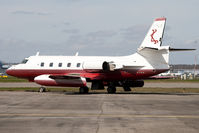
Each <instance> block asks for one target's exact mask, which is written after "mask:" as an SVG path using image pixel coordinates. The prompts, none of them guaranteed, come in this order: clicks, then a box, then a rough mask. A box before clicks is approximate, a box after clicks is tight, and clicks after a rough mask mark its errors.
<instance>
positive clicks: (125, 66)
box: [6, 18, 193, 93]
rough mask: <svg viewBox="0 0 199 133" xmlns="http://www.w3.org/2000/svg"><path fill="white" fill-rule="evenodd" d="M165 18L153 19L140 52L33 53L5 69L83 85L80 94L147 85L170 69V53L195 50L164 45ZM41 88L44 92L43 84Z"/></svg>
mask: <svg viewBox="0 0 199 133" xmlns="http://www.w3.org/2000/svg"><path fill="white" fill-rule="evenodd" d="M165 22H166V18H157V19H155V21H154V22H153V24H152V26H151V28H150V29H149V31H148V33H147V35H146V37H145V38H144V40H143V42H142V44H141V45H140V47H139V48H138V50H137V52H136V53H134V54H132V55H129V56H118V57H111V56H102V57H100V56H78V55H76V56H40V55H39V54H37V55H36V56H30V57H29V58H26V59H25V60H24V61H23V62H22V63H21V64H18V65H14V66H12V67H10V68H9V69H8V70H7V71H6V72H7V74H8V75H12V76H15V77H19V78H26V79H29V81H33V82H36V83H37V84H40V85H42V86H65V87H80V90H79V91H80V93H88V90H89V88H88V87H87V82H91V83H92V85H91V89H92V90H100V89H104V86H108V88H107V91H108V93H115V92H116V87H117V86H122V87H123V88H124V91H130V90H131V89H130V87H142V86H144V81H143V79H146V78H149V77H151V76H154V75H157V74H160V73H162V72H165V71H168V70H169V64H168V63H169V52H170V51H182V50H193V49H173V48H170V47H169V46H162V37H163V33H164V28H165ZM40 91H45V88H44V87H41V88H40Z"/></svg>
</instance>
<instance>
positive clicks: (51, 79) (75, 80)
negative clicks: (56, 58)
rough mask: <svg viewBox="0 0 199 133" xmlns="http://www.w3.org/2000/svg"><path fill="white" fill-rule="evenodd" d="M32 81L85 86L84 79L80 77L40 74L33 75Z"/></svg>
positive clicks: (48, 84) (67, 85) (42, 83)
mask: <svg viewBox="0 0 199 133" xmlns="http://www.w3.org/2000/svg"><path fill="white" fill-rule="evenodd" d="M34 82H36V83H37V84H40V85H44V86H64V87H83V86H86V79H85V78H82V77H81V78H80V77H67V76H66V77H64V76H62V77H61V76H60V77H59V76H57V77H56V76H50V75H40V76H37V77H35V79H34Z"/></svg>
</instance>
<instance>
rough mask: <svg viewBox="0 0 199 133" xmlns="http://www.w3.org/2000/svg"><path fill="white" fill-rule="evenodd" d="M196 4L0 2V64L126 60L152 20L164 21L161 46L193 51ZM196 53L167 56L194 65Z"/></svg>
mask: <svg viewBox="0 0 199 133" xmlns="http://www.w3.org/2000/svg"><path fill="white" fill-rule="evenodd" d="M198 13H199V0H164V1H163V0H150V1H149V0H0V60H3V61H4V62H20V61H21V60H22V59H23V58H25V57H28V56H31V55H34V54H36V52H37V51H39V52H40V54H41V55H75V53H76V52H77V51H78V52H79V55H114V56H115V55H130V54H132V53H134V52H136V50H137V48H138V47H139V45H140V43H141V42H142V40H143V39H144V37H145V34H146V33H147V31H148V29H149V27H150V26H151V24H152V22H153V20H154V19H155V18H157V17H163V16H164V17H166V18H167V24H166V31H165V35H164V39H163V45H171V46H172V47H177V48H197V49H199V23H198V22H199V14H198ZM196 55H198V60H197V61H198V63H199V50H197V51H194V52H193V51H192V52H178V53H176V52H175V53H171V55H170V63H171V64H187V63H191V64H194V58H195V56H196Z"/></svg>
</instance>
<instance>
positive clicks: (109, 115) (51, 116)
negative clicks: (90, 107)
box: [0, 113, 199, 119]
mask: <svg viewBox="0 0 199 133" xmlns="http://www.w3.org/2000/svg"><path fill="white" fill-rule="evenodd" d="M98 116H99V114H53V113H52V114H20V113H19V114H18V113H9V114H2V113H1V114H0V118H5V117H17V118H20V117H25V118H26V117H39V118H41V117H42V118H69V117H98ZM100 117H128V118H187V119H199V115H131V114H101V115H100Z"/></svg>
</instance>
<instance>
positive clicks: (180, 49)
mask: <svg viewBox="0 0 199 133" xmlns="http://www.w3.org/2000/svg"><path fill="white" fill-rule="evenodd" d="M192 50H196V49H184V48H169V51H171V52H172V51H173V52H175V51H192Z"/></svg>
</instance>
